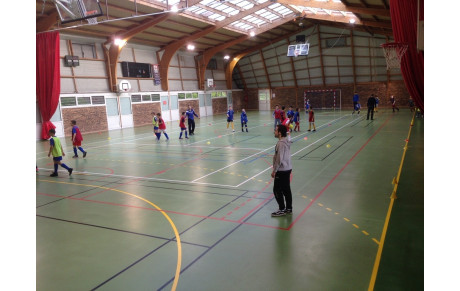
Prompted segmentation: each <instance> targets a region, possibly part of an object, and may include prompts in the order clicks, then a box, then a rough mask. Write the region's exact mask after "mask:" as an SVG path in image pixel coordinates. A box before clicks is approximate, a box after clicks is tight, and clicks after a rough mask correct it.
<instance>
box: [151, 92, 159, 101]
mask: <svg viewBox="0 0 460 291" xmlns="http://www.w3.org/2000/svg"><path fill="white" fill-rule="evenodd" d="M152 101H160V94H152Z"/></svg>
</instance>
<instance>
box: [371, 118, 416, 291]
mask: <svg viewBox="0 0 460 291" xmlns="http://www.w3.org/2000/svg"><path fill="white" fill-rule="evenodd" d="M414 119H415V112H414V114H413V115H412V120H411V123H410V126H409V133H408V134H407V139H406V145H405V146H404V151H403V155H402V158H401V164H400V165H399V170H398V175H397V176H396V179H394V180H393V181H394V185H395V186H394V188H393V192H392V193H391V197H390V198H391V201H390V206H388V211H387V216H386V218H385V224H384V225H383V230H382V236H381V237H380V242H379V249H378V250H377V256H376V257H375V262H374V268H373V270H372V275H371V281H370V283H369V289H368V291H372V290H374V286H375V280H377V272H378V270H379V265H380V259H381V258H382V252H383V243H384V242H385V237H386V234H387V230H388V224H389V222H390V216H391V210H392V209H393V204H394V201H395V199H396V190H397V189H398V184H399V177H400V176H401V171H402V167H403V163H404V158H405V157H406V151H407V144H408V143H409V138H410V133H411V131H412V126H413V125H414ZM375 241H376V240H375ZM376 242H377V241H376Z"/></svg>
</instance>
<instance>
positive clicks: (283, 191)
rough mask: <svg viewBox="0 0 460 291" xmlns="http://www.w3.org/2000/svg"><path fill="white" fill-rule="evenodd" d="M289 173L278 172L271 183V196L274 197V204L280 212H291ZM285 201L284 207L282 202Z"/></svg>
mask: <svg viewBox="0 0 460 291" xmlns="http://www.w3.org/2000/svg"><path fill="white" fill-rule="evenodd" d="M291 172H292V170H289V171H278V172H276V174H275V182H274V183H273V194H274V195H275V199H276V202H278V206H279V209H280V210H284V209H285V208H286V209H291V210H292V192H291V181H290V178H291ZM285 199H286V207H285V204H284V200H285Z"/></svg>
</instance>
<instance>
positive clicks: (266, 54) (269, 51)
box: [263, 48, 276, 59]
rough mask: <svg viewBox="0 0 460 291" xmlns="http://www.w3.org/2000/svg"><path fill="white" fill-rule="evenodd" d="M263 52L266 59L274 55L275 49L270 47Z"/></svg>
mask: <svg viewBox="0 0 460 291" xmlns="http://www.w3.org/2000/svg"><path fill="white" fill-rule="evenodd" d="M263 54H264V58H266V59H267V58H270V57H274V56H276V51H275V49H273V48H270V49H268V50H266V51H263Z"/></svg>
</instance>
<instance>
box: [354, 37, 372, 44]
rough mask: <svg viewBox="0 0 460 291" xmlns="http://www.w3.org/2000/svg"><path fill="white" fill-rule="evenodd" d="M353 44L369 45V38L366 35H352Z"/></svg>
mask: <svg viewBox="0 0 460 291" xmlns="http://www.w3.org/2000/svg"><path fill="white" fill-rule="evenodd" d="M353 45H354V46H369V38H368V37H360V36H354V37H353Z"/></svg>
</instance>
